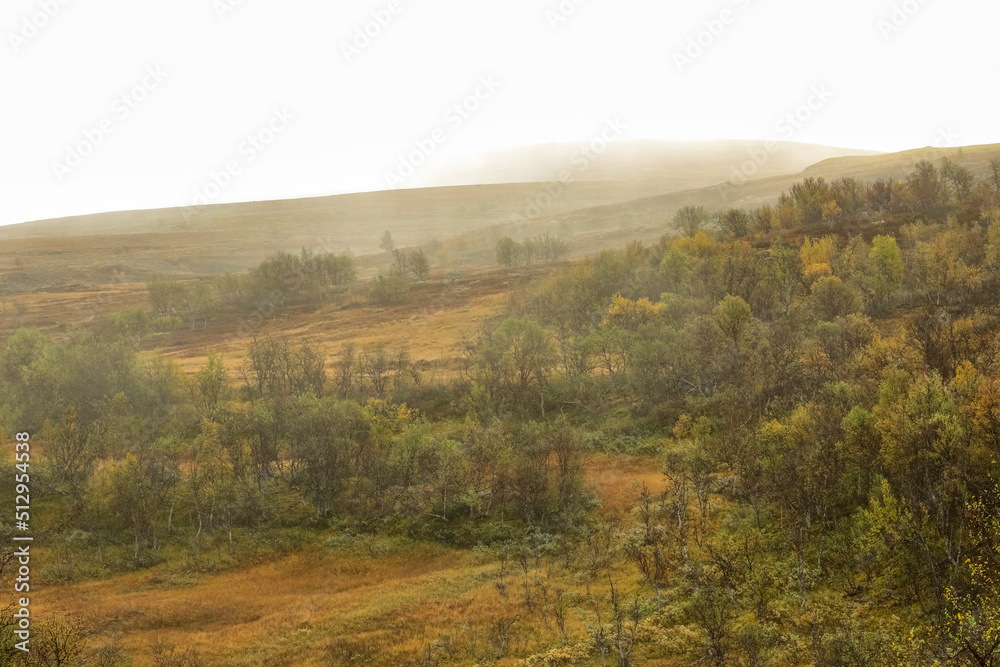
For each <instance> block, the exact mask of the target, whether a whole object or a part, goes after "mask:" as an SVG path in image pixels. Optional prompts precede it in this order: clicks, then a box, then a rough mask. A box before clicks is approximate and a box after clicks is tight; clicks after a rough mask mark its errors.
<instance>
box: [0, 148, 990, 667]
mask: <svg viewBox="0 0 1000 667" xmlns="http://www.w3.org/2000/svg"><path fill="white" fill-rule="evenodd" d="M675 222H676V227H675V229H674V230H671V231H670V232H668V233H667V234H665V235H664V236H663V238H662V239H661V240H660V241H659V242H657V243H654V244H652V245H643V244H640V243H633V244H631V245H629V246H628V247H625V248H623V249H619V250H606V251H603V252H601V253H599V254H597V255H595V256H591V257H589V258H587V259H584V260H581V261H577V262H573V263H565V264H561V265H558V266H554V267H549V268H545V269H541V268H536V270H535V272H534V273H531V274H530V276H529V279H527V280H524V281H521V282H519V283H517V286H516V288H514V289H512V290H511V294H510V298H509V299H508V300H507V302H506V304H505V305H504V306H503V307H502V308H501V309H500V310H499V312H497V314H496V316H495V318H493V319H492V320H490V321H489V322H488V324H487V325H486V326H484V327H482V329H481V330H480V331H478V332H477V333H476V334H475V335H472V336H469V337H467V338H466V339H464V341H463V342H462V345H461V349H460V350H459V351H458V353H457V354H456V359H455V361H454V364H453V368H452V369H451V370H452V372H451V373H447V374H443V375H441V376H440V377H437V378H435V379H434V380H433V381H428V379H427V378H426V377H425V376H424V374H422V373H421V369H420V365H419V364H417V363H416V362H414V361H413V360H411V359H410V355H409V353H408V350H407V349H406V348H405V347H399V348H392V347H389V346H385V345H359V346H355V345H350V344H349V345H345V346H344V347H343V348H342V349H341V350H339V352H338V353H337V354H336V355H333V356H332V357H330V358H328V355H327V354H326V353H324V352H323V351H322V350H321V349H320V348H319V347H318V346H317V344H316V343H315V342H314V341H310V340H306V339H301V340H297V339H294V338H293V339H286V338H280V337H275V336H270V335H268V334H267V333H266V331H263V330H262V331H260V332H258V333H255V334H253V337H252V339H251V340H250V341H249V343H248V345H247V347H246V350H245V353H244V354H243V356H242V359H241V360H240V365H239V368H238V371H237V372H235V373H232V372H227V368H226V366H225V364H224V361H225V360H224V359H223V358H222V357H221V356H220V355H217V354H211V355H210V356H209V357H208V359H207V361H206V363H205V364H204V366H203V367H202V368H201V369H200V370H198V371H197V372H196V373H194V374H192V375H185V374H184V373H182V372H180V371H179V369H178V368H177V367H176V365H175V364H174V363H173V362H172V361H170V360H169V359H168V358H167V357H165V356H164V355H162V354H160V353H157V351H156V350H155V349H153V346H152V345H151V344H150V342H149V341H150V340H151V336H152V335H153V334H152V332H153V331H154V330H156V329H157V328H160V329H162V328H164V327H169V326H179V324H178V322H192V321H198V320H204V319H206V318H207V319H219V318H238V317H241V316H243V315H245V314H246V313H247V312H251V311H255V310H258V309H260V307H261V304H262V303H267V304H269V315H268V316H270V312H277V311H280V310H281V309H282V308H287V307H290V306H292V305H295V304H303V303H315V302H322V301H323V300H324V299H329V298H332V296H331V295H336V294H337V293H338V292H339V291H343V290H356V291H357V292H358V293H359V294H364V295H367V298H369V300H370V301H371V302H372V304H373V305H379V304H382V305H385V304H393V303H400V302H405V300H406V299H407V288H408V286H409V285H411V284H412V283H413V281H425V280H434V279H435V276H434V270H433V266H431V264H430V262H429V260H428V258H427V257H426V256H425V255H424V254H423V252H422V251H411V250H403V249H396V248H395V247H394V246H393V244H392V242H391V236H389V235H388V234H387V235H386V242H385V243H384V250H386V252H387V253H388V254H389V256H390V260H391V262H392V269H391V271H390V272H388V273H387V274H386V275H384V276H382V277H380V278H376V279H375V280H374V281H373V282H371V283H366V284H363V285H361V284H359V283H358V282H356V279H355V274H354V269H353V265H352V261H351V258H350V257H349V256H346V255H345V256H335V255H319V256H313V255H310V254H309V253H306V252H304V253H303V254H301V255H298V256H297V255H292V254H287V253H278V254H276V255H274V256H273V257H272V258H270V259H268V260H267V261H265V262H264V263H262V264H261V265H260V266H259V267H257V268H256V269H254V270H253V271H251V272H249V273H246V274H232V275H224V276H220V277H218V278H215V279H213V280H207V281H200V282H191V281H187V282H183V283H182V282H178V281H175V280H172V279H170V278H166V277H156V278H154V279H152V280H151V281H150V282H149V286H148V287H149V303H148V307H143V308H133V309H129V310H124V311H121V312H119V313H117V314H115V315H111V316H106V317H102V318H98V319H96V320H95V321H93V322H92V323H90V324H89V325H87V326H85V327H81V328H79V329H78V330H76V331H74V332H72V334H71V335H69V336H68V337H67V338H65V339H60V340H53V339H50V338H48V337H46V336H45V335H43V334H41V333H39V332H37V331H33V330H27V329H22V330H18V331H16V332H15V333H13V334H12V335H11V336H10V337H9V338H7V339H6V340H5V341H4V342H3V345H2V348H0V349H2V353H0V423H2V425H3V428H4V430H5V432H6V433H7V434H8V435H10V434H12V433H13V431H14V429H15V427H16V429H17V430H19V431H23V430H27V431H30V432H32V433H33V434H37V442H38V450H39V456H38V458H37V459H35V460H34V461H33V465H32V483H33V489H34V492H35V495H36V499H35V500H34V501H33V502H34V503H35V509H34V511H35V513H36V516H35V517H34V519H33V520H34V523H35V525H36V526H38V527H39V530H40V531H42V534H43V536H44V540H40V542H41V543H42V544H44V545H45V546H44V547H42V548H43V549H44V552H40V553H44V559H41V560H40V562H44V570H43V571H41V572H40V574H39V576H40V577H44V581H45V582H46V583H48V584H53V585H54V584H56V583H60V582H69V583H74V582H81V581H89V580H95V579H111V580H114V578H115V577H122V576H127V575H128V574H129V573H134V572H140V571H144V570H151V569H156V568H161V569H162V568H169V571H170V572H172V573H173V576H175V577H183V576H209V575H213V574H214V573H219V572H227V571H233V570H239V569H240V568H243V567H250V566H251V565H254V564H257V563H260V562H266V561H269V560H274V559H280V558H283V557H285V556H287V555H288V554H290V553H294V552H296V550H301V549H320V550H322V549H341V550H342V551H341V552H338V553H342V554H343V558H344V559H345V560H344V562H345V563H355V562H356V561H357V562H361V560H360V559H363V558H371V559H377V558H386V559H390V558H391V557H393V555H394V554H395V555H399V554H402V555H403V556H404V557H405V556H406V554H410V555H411V556H412V560H413V561H414V563H413V564H412V566H413V567H416V566H417V565H416V562H417V561H422V560H433V558H439V557H441V558H444V557H445V556H441V554H451V555H450V556H447V557H448V558H453V559H459V560H460V561H461V562H462V563H464V564H465V565H464V566H463V567H464V568H465V569H464V570H460V571H454V572H452V576H453V577H454V579H453V580H451V581H450V583H449V586H446V587H444V588H441V589H434V590H435V592H433V593H428V596H431V597H429V598H427V599H426V600H424V599H417V598H416V597H414V596H412V595H411V597H406V598H401V599H402V600H403V602H401V603H400V605H399V606H397V607H394V608H393V609H389V610H387V611H386V612H385V613H384V614H383V615H381V616H373V617H371V618H372V620H371V625H370V626H365V627H360V626H358V627H353V629H352V631H351V634H344V635H339V636H336V637H327V638H325V639H324V637H323V632H324V628H323V626H322V625H321V624H320V625H317V626H315V627H311V628H307V629H306V630H302V632H305V633H306V634H308V635H309V637H311V638H312V639H310V641H313V642H314V643H313V644H310V646H312V647H314V646H321V647H322V648H321V649H316V650H317V651H319V652H318V653H316V652H315V651H314V653H312V654H310V657H309V659H308V660H304V659H302V658H301V655H304V654H303V653H299V654H295V653H289V654H286V655H299V656H300V657H299V658H298V659H297V660H298V661H296V659H293V658H280V657H279V658H274V659H273V660H272V662H268V663H266V664H329V665H341V664H344V665H347V664H371V665H413V666H417V665H424V666H430V665H442V666H443V665H470V664H477V665H494V664H497V665H525V666H554V665H618V666H620V667H628V666H630V665H635V666H639V665H688V664H707V665H713V666H714V667H727V666H732V667H736V666H747V667H749V666H759V667H763V666H774V667H782V666H786V665H787V666H792V665H805V664H813V665H821V666H824V667H839V666H844V667H847V666H852V667H854V666H873V667H874V666H881V665H961V666H975V667H987V666H989V665H996V664H998V661H1000V612H998V609H1000V588H998V584H1000V579H998V575H1000V560H998V559H1000V520H998V519H997V517H998V516H1000V486H998V481H1000V467H998V456H1000V297H998V294H1000V162H994V163H993V164H992V166H991V169H990V170H989V171H988V172H987V173H984V174H974V173H972V172H970V171H969V170H967V169H965V168H963V167H961V166H957V165H955V164H954V163H951V162H947V161H946V162H944V163H943V164H940V165H934V164H931V163H929V162H923V163H920V164H918V165H917V166H916V168H915V170H914V171H913V172H912V174H910V176H909V177H908V178H906V179H905V180H899V181H894V180H876V181H870V182H866V181H859V180H854V179H851V178H844V179H840V180H837V181H834V182H826V181H824V180H822V179H807V180H804V181H802V182H800V183H798V184H796V185H795V186H794V187H793V188H792V189H791V191H790V192H787V193H785V194H782V196H781V197H780V198H779V199H778V200H777V202H776V204H774V205H768V206H762V207H760V208H756V209H753V210H742V209H729V210H725V211H720V212H718V213H716V214H715V215H714V218H713V216H712V215H711V214H710V213H708V212H706V211H705V210H703V209H695V208H688V209H684V210H681V211H680V212H678V213H677V215H676V219H675ZM564 253H565V246H564V245H562V242H561V241H558V240H554V239H551V238H546V237H540V238H536V239H527V240H525V241H522V242H517V241H514V240H513V239H511V238H506V237H505V238H502V239H500V240H499V242H498V243H497V247H496V258H497V261H498V263H499V264H501V265H503V267H504V268H505V269H514V268H518V267H525V268H526V267H527V266H528V265H530V264H531V263H532V262H533V261H536V260H538V261H547V262H549V263H553V264H555V263H557V262H558V260H559V259H560V258H561V257H562V255H563V254H564ZM8 449H12V448H8ZM598 459H600V460H605V461H606V460H611V461H617V460H620V461H633V462H634V461H636V460H641V461H646V462H648V463H650V464H651V465H652V466H654V467H655V469H656V470H657V471H658V475H657V480H658V481H657V483H655V484H646V483H644V482H643V483H639V482H637V483H636V485H635V487H634V488H632V489H631V493H630V494H628V498H629V501H628V503H627V504H625V505H624V506H622V505H619V504H616V503H614V502H611V501H610V500H608V499H607V498H604V497H602V495H601V494H600V493H599V492H598V490H597V489H596V488H595V486H594V484H593V483H592V480H591V476H590V475H589V474H588V471H589V470H591V469H592V468H591V466H593V465H594V461H595V460H598ZM0 472H2V474H3V475H5V476H6V477H7V478H10V479H12V478H13V463H12V462H9V463H7V464H5V468H4V470H3V471H0ZM4 488H5V489H6V488H7V486H5V487H4ZM10 530H11V529H10V527H9V526H7V527H6V528H5V529H4V531H5V534H4V536H3V537H4V539H3V540H0V544H10V543H11V542H10V540H9V537H10V534H9V532H10ZM0 549H7V552H6V553H7V554H8V556H7V557H3V558H0V567H2V572H3V576H4V577H5V578H7V579H9V578H10V577H11V576H12V573H13V570H14V563H13V561H12V560H11V559H10V558H9V548H8V547H0ZM428 554H431V555H428ZM434 554H437V555H434ZM351 559H355V560H351ZM461 559H464V560H461ZM455 562H459V561H458V560H456V561H455ZM345 567H346V566H345ZM359 567H360V566H359ZM386 567H388V566H386ZM458 572H461V573H458ZM345 576H347V574H345ZM477 586H478V588H476V587H477ZM7 590H10V589H7ZM470 590H476V591H478V593H476V596H478V597H476V596H472V597H470V596H469V595H467V593H468V592H469V591H470ZM400 595H401V596H404V595H407V593H405V592H401V593H400ZM434 596H437V597H434ZM449 596H451V602H450V603H449V604H452V605H457V607H448V609H452V610H453V609H455V608H461V609H467V608H469V607H468V605H473V604H475V601H474V600H473V597H476V599H488V600H489V601H490V602H489V605H490V606H489V607H488V611H480V612H477V613H478V614H479V615H478V616H477V615H475V614H472V612H461V613H458V614H457V615H456V616H455V620H454V621H453V625H452V627H451V628H450V630H441V629H440V626H437V625H434V624H433V623H432V622H431V621H430V620H428V617H427V616H420V617H419V618H418V617H417V616H413V618H418V620H419V619H423V620H421V621H420V623H422V624H423V625H421V626H420V627H417V628H414V627H411V625H410V624H409V623H410V621H409V620H407V619H410V618H411V615H412V614H415V613H416V612H414V611H413V610H414V609H417V608H423V607H422V606H421V605H423V604H430V603H431V601H432V598H433V601H435V604H437V603H438V602H440V599H446V600H447V599H449ZM441 604H444V603H441ZM462 605H465V606H462ZM51 606H56V605H51ZM442 608H443V607H442ZM442 608H438V607H435V609H438V611H437V612H435V613H436V614H437V615H438V616H441V615H444V616H448V614H446V613H445V612H443V611H440V609H442ZM408 610H409V611H408ZM11 612H12V609H8V610H7V611H6V612H5V614H4V615H2V616H0V633H2V636H3V641H2V643H0V652H3V658H2V660H3V662H4V664H12V663H13V664H25V665H107V666H110V665H123V664H136V665H141V664H154V665H200V664H241V663H239V658H238V657H232V656H230V657H228V658H225V660H228V662H225V660H224V657H218V656H217V657H218V659H219V660H220V662H218V663H212V662H210V661H209V658H206V657H205V656H204V655H200V654H199V653H198V651H196V650H195V649H194V648H190V649H185V650H181V649H180V648H176V647H171V646H166V645H157V646H155V647H152V648H151V649H150V650H149V651H147V652H145V653H143V652H139V651H137V650H131V651H130V650H126V649H125V648H123V645H122V644H121V643H115V642H113V641H111V640H109V639H108V638H107V636H106V634H102V632H103V630H102V629H101V628H91V627H86V626H84V625H81V624H80V621H79V619H65V618H62V617H59V616H52V617H51V618H39V619H38V621H37V625H36V626H35V627H36V635H35V637H36V639H35V640H34V641H36V642H37V644H36V646H37V647H38V650H37V651H36V652H33V653H32V654H31V656H30V657H25V656H23V655H18V654H17V652H16V651H14V650H13V648H12V639H11V637H12V634H11V631H12V628H13V624H12V620H13V619H12V618H11V616H10V614H11ZM411 612H412V613H411ZM448 613H449V614H450V613H451V612H448ZM448 617H449V618H451V616H448ZM379 619H380V620H379ZM463 619H464V620H463ZM414 622H416V621H414ZM386 624H391V625H392V627H397V625H398V628H399V629H398V630H397V631H396V634H392V633H390V634H382V635H378V634H377V633H378V632H380V631H383V630H384V627H383V626H385V625H386ZM427 628H437V629H435V630H434V632H433V633H432V632H431V631H430V630H428V629H427ZM289 633H290V634H295V630H291V631H289ZM373 633H374V634H373ZM379 637H380V639H379ZM394 637H395V639H394ZM404 638H405V641H404ZM127 640H128V637H127V636H125V637H123V638H122V640H121V641H122V642H124V643H125V644H128V641H127ZM289 641H291V640H289ZM303 641H304V640H303ZM289 650H291V649H289ZM302 650H305V649H302ZM310 650H312V649H310ZM234 655H236V654H234ZM59 656H62V657H59ZM18 661H20V662H18ZM262 664H264V663H262Z"/></svg>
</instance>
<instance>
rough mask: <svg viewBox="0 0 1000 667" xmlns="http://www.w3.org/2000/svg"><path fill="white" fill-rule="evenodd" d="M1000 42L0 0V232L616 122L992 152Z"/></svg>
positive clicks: (383, 180)
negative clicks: (83, 151)
mask: <svg viewBox="0 0 1000 667" xmlns="http://www.w3.org/2000/svg"><path fill="white" fill-rule="evenodd" d="M904 5H905V6H904ZM40 12H47V13H48V14H50V15H51V17H45V19H44V20H40V19H36V18H35V17H37V16H38V15H39V13H40ZM373 12H374V13H375V14H374V16H375V17H376V18H378V17H381V19H382V22H383V23H384V24H385V25H384V27H381V28H380V29H379V30H378V31H374V30H373V32H378V34H377V35H376V36H375V37H373V38H371V40H370V43H368V44H367V45H365V44H364V41H363V40H359V41H355V39H356V36H357V29H359V28H360V29H364V27H365V25H366V23H368V22H370V21H372V20H373ZM998 18H1000V7H997V6H996V4H995V3H989V2H983V1H977V0H953V1H952V2H950V3H943V2H930V1H926V2H917V0H909V2H907V3H903V2H890V1H885V0H876V1H874V2H873V1H872V0H845V1H843V2H839V3H836V4H826V5H823V6H817V5H815V3H802V2H793V0H736V1H733V0H722V1H720V2H715V3H701V2H693V1H678V2H660V1H652V0H618V1H616V2H610V1H609V0H589V1H584V2H580V0H576V2H571V1H570V0H566V2H564V3H563V4H562V9H560V3H559V2H558V1H557V0H549V1H546V2H530V1H528V0H509V1H507V2H503V3H488V4H486V3H468V2H460V1H458V0H439V1H437V2H430V1H424V2H421V1H420V0H412V1H408V0H398V2H395V3H390V2H388V0H384V1H375V2H344V3H328V2H320V1H319V0H298V1H293V2H283V3H280V4H279V3H268V2H263V1H261V0H242V2H240V1H239V0H177V1H175V2H171V3H161V2H153V1H151V0H132V1H130V2H124V1H116V0H92V1H90V2H72V1H69V0H63V2H57V1H56V0H50V2H39V1H38V0H9V1H8V2H6V3H5V4H4V7H3V8H2V10H0V27H2V28H3V33H4V44H3V47H2V48H0V80H2V83H3V88H4V90H5V91H7V95H6V96H5V97H4V100H3V102H2V103H0V109H2V114H3V118H4V120H5V121H6V122H5V126H6V127H5V155H4V158H5V159H4V160H3V163H2V165H3V166H2V167H0V170H2V171H0V183H2V184H3V185H2V188H3V189H2V191H0V192H2V195H0V196H2V198H3V206H2V207H0V224H9V223H16V222H22V221H26V220H35V219H43V218H50V217H56V216H67V215H79V214H86V213H92V212H99V211H112V210H128V209H143V208H155V207H169V206H184V205H189V204H191V203H192V202H193V201H194V200H195V199H196V197H197V196H198V195H199V194H201V195H202V196H203V197H205V199H206V200H207V201H209V203H223V202H237V201H253V200H264V199H282V198H291V197H304V196H311V195H327V194H335V193H344V192H355V191H372V190H382V189H387V188H389V187H403V188H406V187H415V186H418V185H432V184H442V183H447V182H449V181H454V180H455V178H456V176H455V170H454V168H453V165H462V164H469V160H470V159H473V160H474V158H469V157H467V156H470V155H474V154H477V153H480V152H483V151H494V150H498V149H508V148H511V147H517V146H531V145H537V144H544V143H549V142H571V143H573V142H586V141H590V140H591V139H592V138H594V137H595V136H598V135H599V134H600V133H601V131H602V128H604V127H605V124H606V123H608V122H609V121H610V120H613V119H619V120H620V122H621V124H622V125H623V127H624V128H625V129H624V132H623V133H622V136H621V138H622V139H628V140H638V139H655V140H674V141H693V140H724V139H742V140H758V141H762V140H768V139H780V140H789V141H795V142H803V143H811V144H821V145H826V146H836V147H847V148H855V149H867V150H871V151H896V150H904V149H908V148H915V147H921V146H928V145H934V146H954V145H960V144H962V145H969V144H977V143H991V142H996V141H998V140H1000V137H998V136H997V132H996V125H995V117H994V111H993V110H994V109H995V106H996V102H997V101H998V100H997V97H998V96H1000V92H998V91H997V90H995V88H993V87H989V86H987V85H985V84H984V81H986V80H988V78H989V77H990V76H991V73H992V72H994V71H995V69H996V65H997V58H996V56H995V54H994V52H993V50H992V46H991V45H992V43H993V40H992V37H993V35H992V34H991V33H992V31H993V26H995V25H996V23H997V19H998ZM25 21H28V22H29V23H31V24H32V27H34V28H35V29H34V30H32V28H31V27H28V26H27V24H26V23H25ZM706 30H714V32H715V34H711V35H709V34H708V33H705V32H704V31H706ZM699 33H703V34H702V35H701V41H702V44H704V46H703V47H702V48H701V50H700V52H699V50H698V49H693V50H690V51H688V50H687V49H688V47H689V46H690V44H691V41H690V40H692V39H698V37H699ZM678 54H681V56H682V58H679V57H678ZM818 90H820V91H826V92H825V93H822V94H819V96H818V97H817V92H816V91H818ZM470 100H471V101H470ZM456 104H457V105H460V108H458V109H456V106H455V105H456ZM803 105H811V106H812V107H813V108H812V110H811V113H809V114H808V118H807V119H806V121H804V122H800V123H796V124H795V126H794V131H793V132H792V136H788V127H789V126H788V125H787V123H786V125H784V126H782V125H781V124H782V122H783V121H785V119H787V117H788V114H789V113H795V112H796V111H797V110H799V109H800V108H802V107H803ZM81 142H84V143H87V142H89V143H91V144H93V146H92V147H91V150H89V154H88V155H86V156H80V158H79V159H76V158H72V157H71V152H72V149H73V148H74V147H77V146H80V144H81ZM421 145H422V146H424V147H428V148H427V150H425V151H424V159H423V160H422V162H423V164H421V165H419V166H418V167H417V168H415V169H414V173H413V176H412V178H410V177H408V178H404V179H403V182H402V183H399V182H395V181H394V179H389V178H388V177H387V174H390V173H398V172H399V170H400V168H401V160H407V159H408V156H412V155H413V151H415V150H418V147H419V146H421ZM431 148H432V149H433V150H431ZM534 154H536V153H535V152H532V151H529V152H526V153H525V155H534ZM74 164H75V166H73V165H74ZM60 165H61V167H60ZM233 165H235V168H231V167H233ZM450 165H452V166H450ZM459 180H461V179H459ZM486 180H490V179H489V178H486ZM213 183H214V184H215V187H214V188H213V187H211V186H212V184H213ZM209 195H210V196H209Z"/></svg>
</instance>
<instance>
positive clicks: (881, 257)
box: [868, 235, 904, 307]
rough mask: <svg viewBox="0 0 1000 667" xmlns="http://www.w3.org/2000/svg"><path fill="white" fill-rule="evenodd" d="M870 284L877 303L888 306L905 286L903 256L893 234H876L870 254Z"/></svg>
mask: <svg viewBox="0 0 1000 667" xmlns="http://www.w3.org/2000/svg"><path fill="white" fill-rule="evenodd" d="M868 262H869V267H868V268H869V270H870V272H871V273H870V275H869V276H868V278H869V284H870V289H871V291H872V296H873V298H874V301H875V303H877V304H878V305H879V306H882V307H884V306H887V305H888V303H889V300H890V299H892V298H893V297H894V296H895V295H896V294H898V293H899V291H900V290H901V289H902V288H903V272H904V269H903V256H902V255H901V254H900V252H899V245H898V244H897V243H896V239H895V238H894V237H892V236H884V235H882V236H876V237H875V238H874V239H873V240H872V249H871V252H870V253H869V254H868Z"/></svg>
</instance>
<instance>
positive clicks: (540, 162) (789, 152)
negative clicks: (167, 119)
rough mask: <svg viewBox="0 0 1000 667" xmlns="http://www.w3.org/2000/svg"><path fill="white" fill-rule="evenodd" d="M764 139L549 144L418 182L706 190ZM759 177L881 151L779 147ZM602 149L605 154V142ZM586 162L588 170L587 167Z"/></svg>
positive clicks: (482, 158) (457, 163)
mask: <svg viewBox="0 0 1000 667" xmlns="http://www.w3.org/2000/svg"><path fill="white" fill-rule="evenodd" d="M764 145H765V142H762V141H691V142H670V141H655V140H648V139H633V140H621V141H613V142H610V143H608V144H607V147H606V148H605V149H604V150H603V152H602V153H601V154H600V155H599V156H597V154H596V153H594V152H591V151H590V149H589V148H588V146H587V144H586V143H549V144H539V145H536V146H527V147H521V148H511V149H505V150H497V151H489V152H485V153H481V154H477V155H472V156H465V157H458V158H451V159H445V160H442V161H441V162H438V163H431V164H428V165H427V166H426V167H425V168H423V169H422V170H421V171H420V172H419V173H418V174H417V175H416V176H414V178H413V182H414V183H416V184H418V185H420V186H421V187H434V186H440V185H480V184H488V183H531V182H545V181H549V180H552V179H554V178H555V177H556V175H557V174H558V173H559V172H561V171H563V170H568V171H570V172H572V173H573V174H574V176H575V178H576V179H577V180H581V181H608V180H611V181H650V182H657V183H661V184H664V185H666V186H667V189H668V190H669V191H677V190H689V189H692V188H700V187H707V186H709V185H713V184H715V183H718V182H719V181H723V180H726V179H728V178H729V176H730V174H731V172H732V170H733V169H734V168H735V167H736V166H738V165H741V164H742V163H744V162H745V161H746V160H748V159H750V157H751V156H752V155H758V156H759V155H761V154H762V152H761V151H763V149H764ZM771 148H772V151H771V153H770V154H769V153H767V152H766V151H765V152H764V153H763V155H767V160H766V161H765V163H764V164H763V165H762V166H761V167H760V171H759V172H758V173H757V174H756V175H757V176H758V177H766V176H775V175H778V174H788V173H798V172H799V171H802V170H803V169H805V168H806V167H808V166H809V165H812V164H815V163H817V162H820V161H822V160H827V159H829V158H835V157H860V156H869V155H878V154H879V153H877V152H875V151H865V150H856V149H851V148H835V147H831V146H818V145H813V144H799V143H791V142H776V150H775V147H774V146H772V147H771ZM596 149H597V150H600V149H601V146H600V144H598V145H597V148H596ZM583 165H586V166H585V167H584V166H583Z"/></svg>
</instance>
